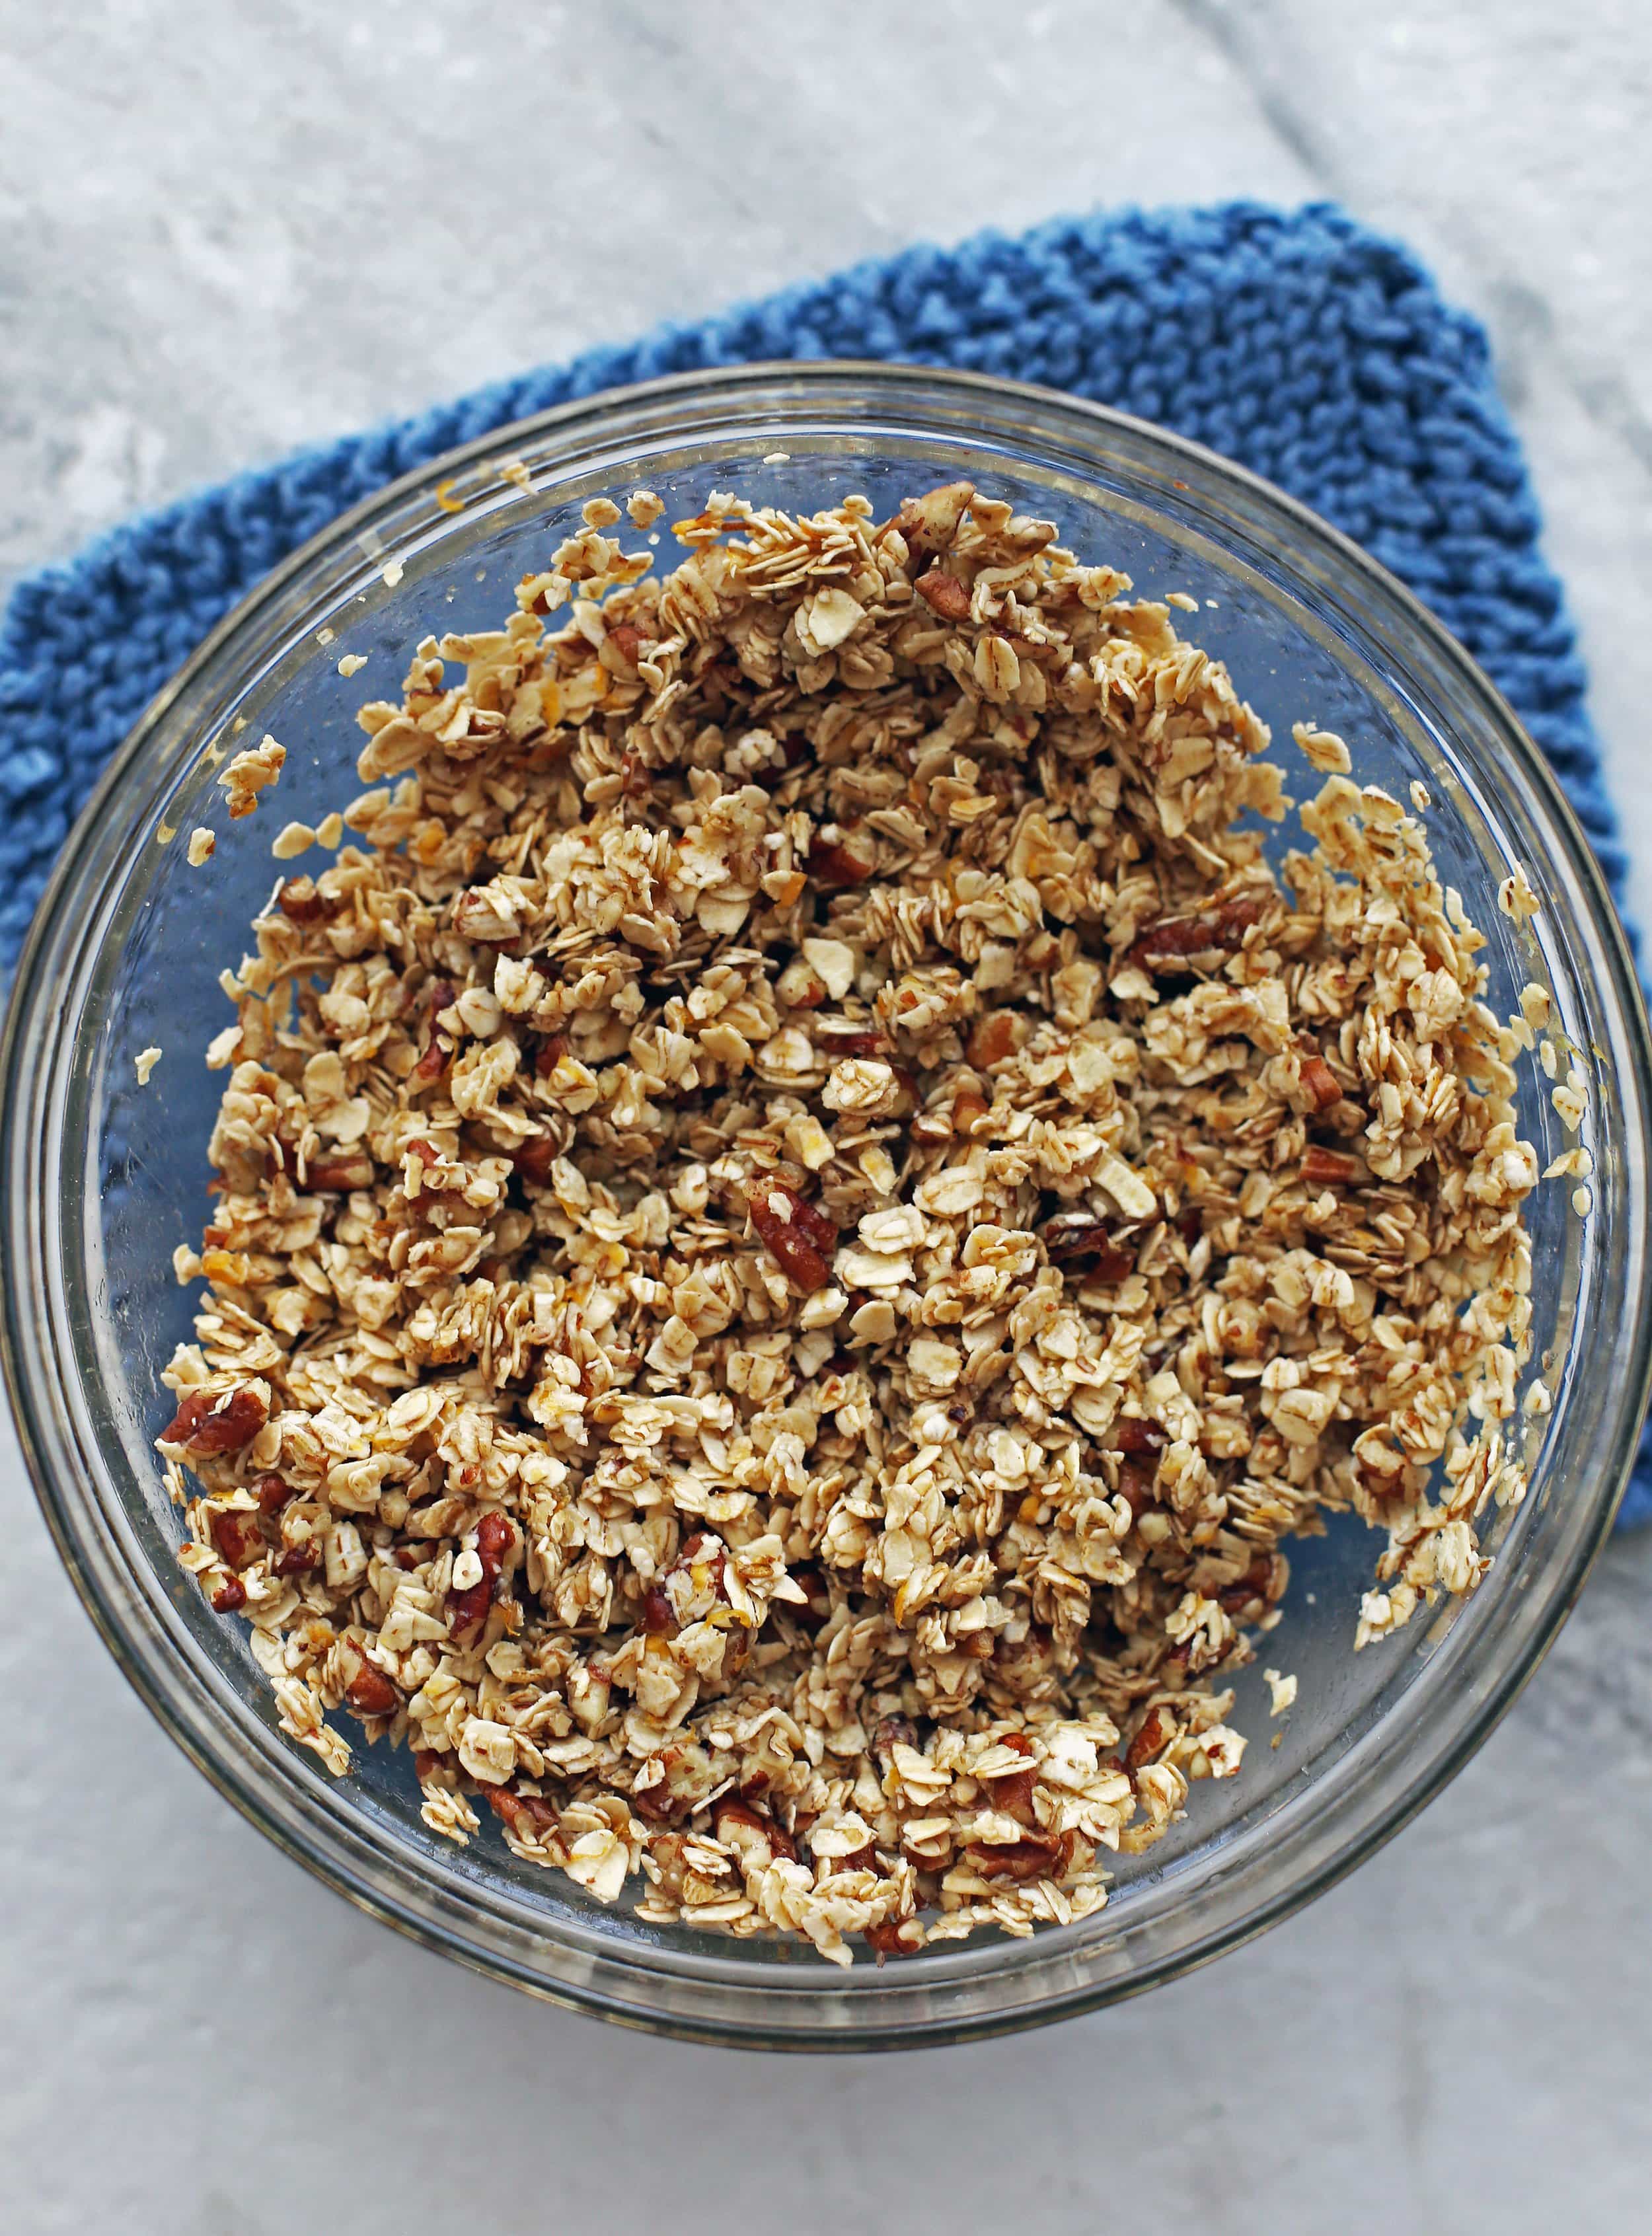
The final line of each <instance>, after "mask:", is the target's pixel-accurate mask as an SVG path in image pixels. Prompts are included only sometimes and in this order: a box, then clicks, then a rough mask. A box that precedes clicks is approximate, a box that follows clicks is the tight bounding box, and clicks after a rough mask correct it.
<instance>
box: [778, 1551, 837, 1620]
mask: <svg viewBox="0 0 1652 2236" xmlns="http://www.w3.org/2000/svg"><path fill="white" fill-rule="evenodd" d="M789 1574H790V1575H791V1579H792V1582H793V1583H794V1584H796V1585H798V1586H799V1587H800V1589H801V1590H802V1591H803V1593H804V1594H805V1595H806V1596H805V1599H804V1603H803V1605H802V1606H801V1607H800V1606H799V1605H798V1604H797V1602H796V1601H795V1600H790V1601H782V1602H781V1603H780V1604H781V1606H782V1607H783V1608H784V1610H785V1612H786V1613H787V1615H790V1616H791V1618H792V1621H793V1622H794V1623H796V1624H797V1625H798V1626H799V1628H800V1629H803V1630H806V1631H807V1632H808V1633H809V1634H810V1635H811V1637H813V1634H814V1633H815V1632H816V1631H817V1630H819V1629H820V1628H822V1627H823V1626H824V1625H825V1623H826V1618H827V1617H828V1616H829V1615H830V1614H831V1613H832V1594H831V1592H830V1591H829V1590H828V1589H827V1587H826V1575H825V1573H824V1571H823V1570H821V1569H819V1568H816V1567H815V1566H814V1564H813V1562H811V1561H803V1562H799V1564H798V1565H797V1567H796V1568H793V1569H791V1570H790V1571H789Z"/></svg>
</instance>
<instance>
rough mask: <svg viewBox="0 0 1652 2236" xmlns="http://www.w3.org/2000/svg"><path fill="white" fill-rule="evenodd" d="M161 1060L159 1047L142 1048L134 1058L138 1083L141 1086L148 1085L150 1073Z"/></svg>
mask: <svg viewBox="0 0 1652 2236" xmlns="http://www.w3.org/2000/svg"><path fill="white" fill-rule="evenodd" d="M160 1061H161V1051H160V1049H158V1048H146V1049H140V1050H139V1051H138V1053H137V1055H136V1056H135V1057H134V1058H133V1069H135V1071H136V1073H137V1075H138V1085H139V1086H140V1087H147V1086H148V1083H149V1075H150V1073H151V1072H152V1071H153V1070H154V1069H155V1066H156V1064H158V1063H159V1062H160Z"/></svg>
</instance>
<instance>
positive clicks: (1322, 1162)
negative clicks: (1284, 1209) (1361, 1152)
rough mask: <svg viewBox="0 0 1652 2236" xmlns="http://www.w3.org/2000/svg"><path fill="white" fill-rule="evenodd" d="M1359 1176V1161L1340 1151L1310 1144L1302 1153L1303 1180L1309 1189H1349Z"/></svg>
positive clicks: (1313, 1143)
mask: <svg viewBox="0 0 1652 2236" xmlns="http://www.w3.org/2000/svg"><path fill="white" fill-rule="evenodd" d="M1358 1178H1359V1159H1358V1158H1357V1157H1350V1156H1348V1155H1346V1154H1345V1153H1344V1152H1343V1151H1342V1150H1340V1149H1322V1148H1320V1146H1319V1144H1318V1142H1310V1143H1309V1145H1308V1147H1307V1148H1306V1149H1305V1150H1304V1151H1303V1153H1302V1179H1303V1181H1304V1183H1305V1184H1306V1186H1307V1187H1348V1186H1349V1185H1350V1184H1351V1183H1352V1182H1353V1181H1354V1180H1357V1179H1358Z"/></svg>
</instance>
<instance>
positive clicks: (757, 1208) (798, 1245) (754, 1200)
mask: <svg viewBox="0 0 1652 2236" xmlns="http://www.w3.org/2000/svg"><path fill="white" fill-rule="evenodd" d="M776 1197H780V1199H782V1200H783V1201H784V1202H785V1204H786V1206H787V1212H786V1216H785V1217H784V1218H782V1216H781V1214H780V1212H779V1211H777V1210H776V1209H775V1207H774V1203H775V1198H776ZM746 1208H747V1211H748V1212H750V1213H751V1219H752V1225H753V1226H754V1227H755V1228H756V1229H757V1231H758V1233H759V1234H760V1235H761V1237H762V1238H763V1240H764V1241H765V1242H766V1243H767V1246H768V1248H769V1251H770V1253H771V1254H772V1255H773V1259H774V1261H775V1263H776V1264H777V1265H778V1266H780V1271H781V1272H782V1273H785V1274H786V1276H787V1279H789V1280H791V1281H793V1282H795V1284H796V1285H797V1286H798V1287H799V1288H800V1289H802V1290H804V1291H805V1292H807V1293H810V1294H813V1292H814V1291H815V1290H817V1289H824V1288H827V1287H829V1286H830V1285H831V1281H832V1253H833V1251H834V1250H835V1249H836V1248H837V1246H838V1230H837V1228H836V1227H834V1226H833V1224H832V1221H831V1220H829V1219H828V1218H827V1217H826V1213H824V1212H822V1211H819V1210H817V1209H816V1208H815V1207H814V1206H813V1204H812V1203H808V1202H806V1200H804V1198H803V1197H802V1196H800V1194H798V1192H797V1190H796V1189H795V1188H792V1187H787V1185H786V1184H785V1182H784V1181H783V1180H762V1179H760V1180H753V1181H751V1182H750V1183H749V1185H748V1186H747V1190H746Z"/></svg>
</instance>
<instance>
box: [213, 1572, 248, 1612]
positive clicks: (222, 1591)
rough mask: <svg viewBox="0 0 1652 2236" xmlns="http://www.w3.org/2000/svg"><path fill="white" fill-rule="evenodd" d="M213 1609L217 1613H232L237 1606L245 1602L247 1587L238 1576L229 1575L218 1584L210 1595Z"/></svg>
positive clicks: (240, 1606) (243, 1604)
mask: <svg viewBox="0 0 1652 2236" xmlns="http://www.w3.org/2000/svg"><path fill="white" fill-rule="evenodd" d="M212 1603H213V1610H214V1614H217V1615H234V1612H235V1610H236V1608H244V1607H245V1606H246V1604H247V1587H246V1585H245V1584H244V1583H242V1582H241V1580H240V1577H239V1576H231V1577H230V1578H229V1579H228V1580H227V1582H224V1583H221V1584H220V1585H219V1587H218V1589H217V1590H216V1591H215V1592H214V1594H213V1595H212Z"/></svg>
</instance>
